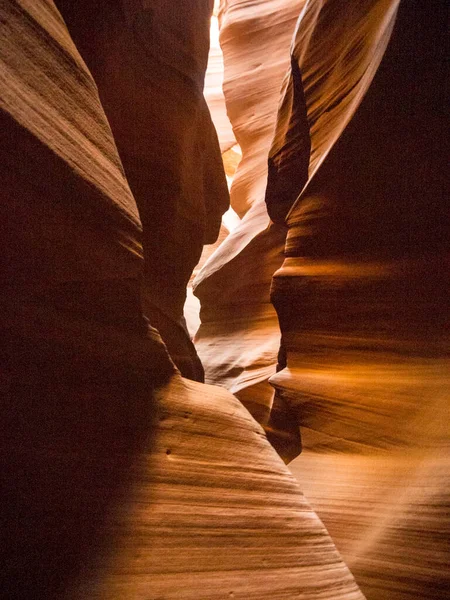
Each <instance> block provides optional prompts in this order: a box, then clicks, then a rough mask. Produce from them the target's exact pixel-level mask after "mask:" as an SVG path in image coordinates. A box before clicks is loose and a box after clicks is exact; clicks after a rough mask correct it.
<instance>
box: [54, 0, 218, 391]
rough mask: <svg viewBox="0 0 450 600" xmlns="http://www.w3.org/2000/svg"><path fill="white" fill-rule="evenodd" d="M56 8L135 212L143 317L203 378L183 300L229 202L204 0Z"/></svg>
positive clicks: (60, 1) (61, 2) (67, 0)
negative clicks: (84, 70)
mask: <svg viewBox="0 0 450 600" xmlns="http://www.w3.org/2000/svg"><path fill="white" fill-rule="evenodd" d="M57 5H58V7H59V9H60V10H61V13H62V16H63V18H64V19H65V21H66V23H67V26H68V29H69V31H70V34H71V36H72V37H73V39H74V41H75V43H76V45H77V48H78V49H79V51H80V53H81V55H82V56H83V59H84V60H85V61H86V63H87V65H88V67H89V69H90V70H91V72H92V74H93V76H94V78H95V81H96V84H97V86H98V89H99V94H100V98H101V101H102V105H103V107H104V109H105V112H106V115H107V117H108V120H109V122H110V124H111V129H112V131H113V134H114V139H115V141H116V143H117V147H118V150H119V154H120V157H121V159H122V162H123V165H124V168H125V173H126V176H127V179H128V181H129V184H130V188H131V190H132V192H133V195H134V197H135V199H136V203H137V205H138V208H139V214H140V217H141V220H142V225H143V246H144V254H145V268H144V279H143V287H142V300H143V303H144V310H145V314H146V315H147V316H148V317H149V318H150V320H151V321H152V323H154V324H155V326H156V327H158V329H159V331H160V333H161V335H162V337H163V339H164V341H165V343H166V344H167V346H168V349H169V351H170V353H171V356H172V357H173V359H174V361H175V363H176V364H177V365H178V366H179V368H180V369H181V372H182V373H183V374H184V375H186V376H188V377H191V378H193V379H198V380H202V378H203V369H202V366H201V364H200V361H199V360H198V357H197V355H196V352H195V349H194V347H193V345H192V343H191V341H190V338H189V336H188V335H187V332H186V328H185V325H184V320H183V305H184V301H185V299H186V286H187V283H188V281H189V278H190V276H191V273H192V270H193V268H194V267H195V265H196V264H197V262H198V260H199V258H200V255H201V252H202V248H203V245H204V244H211V243H213V242H215V240H216V238H217V236H218V233H219V229H220V223H221V216H222V214H223V213H224V212H225V210H226V209H227V208H228V202H229V200H228V187H227V183H226V179H225V175H224V172H223V165H222V159H221V155H220V149H219V144H218V141H217V134H216V132H215V129H214V126H213V124H212V121H211V117H210V114H209V110H208V107H207V105H206V102H205V99H204V96H203V86H204V79H205V71H206V65H207V60H208V51H209V28H210V18H211V13H212V2H204V1H200V0H197V1H196V2H194V3H192V2H188V1H183V2H178V3H177V9H176V11H174V8H173V5H172V4H171V3H170V2H166V1H165V0H158V1H156V2H140V1H138V0H129V1H127V2H123V3H121V2H119V3H118V2H111V1H109V2H105V3H102V6H101V7H99V6H98V2H94V1H93V0H92V1H90V0H89V1H87V2H83V3H82V4H80V3H78V2H72V1H71V0H57ZM180 98H183V102H180ZM150 190H151V192H150ZM168 223H170V224H171V225H170V227H168Z"/></svg>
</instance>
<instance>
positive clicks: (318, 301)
mask: <svg viewBox="0 0 450 600" xmlns="http://www.w3.org/2000/svg"><path fill="white" fill-rule="evenodd" d="M359 9H360V10H359ZM345 10H346V6H344V3H342V2H338V1H328V2H325V3H322V4H319V3H315V2H309V3H308V4H307V7H306V10H305V12H304V14H303V17H302V19H301V20H300V21H299V25H298V28H297V30H296V35H295V38H294V43H293V51H292V54H293V59H294V61H293V69H292V74H291V76H290V77H291V81H292V78H295V68H298V69H299V71H300V72H301V74H302V80H303V82H304V102H305V104H306V109H307V114H308V121H309V124H310V133H311V163H310V177H309V180H308V183H307V185H306V186H305V187H304V188H303V189H302V188H301V187H297V189H295V185H292V186H291V187H290V188H289V186H288V185H287V184H286V181H283V177H284V174H285V173H287V174H289V169H290V165H291V164H292V163H293V162H295V158H296V152H295V150H293V148H294V149H295V148H297V152H298V154H299V155H302V154H303V153H304V150H305V147H306V144H305V140H304V137H303V134H302V132H300V133H298V128H297V123H298V118H297V115H298V113H299V111H300V112H301V110H302V107H301V106H300V107H298V106H296V98H295V95H294V94H293V93H292V89H293V86H292V83H290V84H289V85H287V86H286V92H285V96H284V98H283V101H282V104H281V108H280V113H279V122H278V127H277V135H276V137H275V140H274V144H273V147H272V151H271V158H272V159H276V161H277V167H278V169H279V172H278V173H275V174H274V177H273V180H272V182H271V181H270V180H269V186H268V194H267V195H268V200H269V214H271V215H272V216H273V218H274V219H276V220H278V221H281V220H282V219H283V217H285V218H286V223H287V225H288V227H289V232H288V236H287V242H286V249H285V252H286V259H285V261H284V263H283V265H282V267H281V268H280V269H279V270H278V271H277V273H276V274H275V276H274V280H273V287H272V299H273V302H274V304H275V306H276V307H277V312H278V315H279V318H280V326H281V330H282V345H283V352H282V356H283V361H282V363H281V364H280V367H284V368H283V369H282V370H281V371H280V372H279V373H277V375H276V376H274V377H272V379H271V383H272V384H273V385H274V387H275V390H276V398H275V402H274V405H275V406H276V408H277V409H278V411H279V414H277V415H275V416H276V421H277V423H280V422H285V423H286V422H288V423H289V430H287V432H286V436H285V438H284V442H285V445H284V446H281V445H280V446H279V450H280V452H281V453H284V455H285V456H286V458H291V457H292V456H293V455H294V454H295V445H297V447H298V438H296V437H295V436H293V435H292V420H293V419H296V420H297V423H298V425H299V426H300V427H301V428H302V432H303V446H304V449H305V452H304V454H303V455H302V456H301V457H300V458H299V459H298V460H297V461H296V462H295V463H293V467H292V468H293V470H294V472H295V473H297V474H298V476H299V478H300V479H301V480H302V481H304V482H305V485H306V489H307V490H308V492H309V494H310V496H311V498H313V503H314V505H315V506H316V507H317V509H318V511H319V514H321V515H322V516H323V518H324V520H325V523H326V524H327V525H328V526H329V528H330V530H331V531H332V532H333V533H334V539H335V541H336V543H337V545H338V547H339V548H340V549H341V551H342V552H343V554H344V557H345V558H346V559H347V560H348V562H349V564H350V565H351V567H352V569H353V572H354V574H355V577H356V579H357V581H358V582H359V584H360V585H361V587H362V590H363V592H364V593H365V594H366V596H367V598H368V599H370V600H379V599H386V600H387V599H389V600H391V599H395V600H397V599H404V598H418V597H420V598H430V599H431V598H433V599H434V598H441V597H442V595H443V594H444V596H445V594H446V592H444V591H443V590H446V589H447V588H448V576H447V574H446V572H445V567H444V564H445V562H446V561H447V559H448V553H447V551H448V549H446V542H444V541H443V538H442V536H441V532H442V531H447V530H448V526H449V519H448V514H447V512H446V510H445V509H444V506H445V504H446V502H447V500H448V493H449V491H448V475H449V462H448V456H447V454H448V444H449V430H448V425H447V422H448V419H447V416H446V415H447V414H448V403H449V399H450V398H449V393H448V390H449V389H450V388H449V382H450V361H449V339H448V327H447V326H446V323H447V322H448V314H449V308H450V307H449V303H448V298H449V291H450V290H449V279H448V266H449V263H448V256H449V245H448V239H449V237H448V229H447V227H448V220H446V217H445V214H446V211H447V207H446V199H445V197H444V193H443V192H444V181H443V173H444V169H443V162H442V148H443V146H444V140H443V131H444V121H443V118H444V115H443V113H442V106H443V103H444V99H443V95H442V75H443V73H444V72H445V65H444V52H443V47H444V45H443V39H444V35H445V34H444V27H443V20H442V19H443V14H442V7H441V5H440V4H439V3H438V2H437V3H435V4H434V5H433V6H431V5H427V7H426V9H425V7H424V6H423V5H420V3H416V2H410V3H408V2H400V4H399V3H397V2H366V3H364V7H363V6H362V4H361V5H360V7H359V8H356V7H355V10H354V11H352V12H351V13H349V14H348V16H347V17H346V18H345V19H344V18H343V17H342V15H343V13H344V11H345ZM325 50H326V51H325ZM297 98H299V100H298V101H300V102H302V99H301V98H300V97H299V96H297ZM344 127H345V128H344ZM287 179H288V180H289V177H287ZM271 183H272V186H273V187H272V188H271ZM294 184H295V182H294ZM283 192H284V193H283ZM297 195H298V198H296V196H297ZM277 198H278V200H279V203H278V205H277ZM283 410H285V411H286V413H285V416H284V417H283V415H282V413H283ZM289 436H291V437H290V439H291V446H290V447H289V445H288V444H287V440H288V439H289ZM298 449H299V448H298ZM355 495H356V498H355Z"/></svg>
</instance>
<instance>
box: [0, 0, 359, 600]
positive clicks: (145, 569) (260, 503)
mask: <svg viewBox="0 0 450 600" xmlns="http://www.w3.org/2000/svg"><path fill="white" fill-rule="evenodd" d="M0 8H1V13H0V14H1V23H2V34H3V32H5V34H4V36H3V37H2V38H1V43H0V60H1V70H0V73H1V76H2V77H4V78H5V80H6V81H5V83H6V85H5V86H2V88H1V93H0V97H1V101H2V110H3V112H2V116H1V119H2V123H5V127H6V126H7V128H5V130H4V131H6V134H7V135H6V136H2V141H1V144H2V145H1V151H2V159H3V158H4V159H5V160H2V162H1V172H2V181H8V186H2V188H1V194H2V199H3V202H2V206H3V207H4V211H5V216H8V217H9V219H8V220H6V219H5V221H4V222H2V228H3V227H4V229H2V235H3V233H4V232H5V234H6V236H7V237H6V241H7V242H11V248H8V249H7V250H8V252H9V253H10V254H7V258H8V260H10V261H12V262H11V264H9V262H8V263H7V266H6V267H5V268H4V269H3V268H2V271H1V277H2V280H3V281H5V283H6V284H7V287H6V286H5V288H3V291H2V298H1V302H2V315H1V319H2V321H1V330H2V332H1V338H0V339H1V360H2V370H1V374H0V381H1V392H2V397H1V401H2V414H3V419H2V425H1V429H2V431H1V435H0V460H1V463H2V476H3V478H4V479H3V481H2V486H1V492H0V494H1V504H2V511H1V515H0V519H1V525H2V533H3V540H2V545H1V549H0V552H1V554H2V556H1V563H2V569H1V572H0V580H1V582H0V589H1V590H2V594H4V595H5V596H6V597H7V598H8V599H9V600H19V599H20V600H29V599H30V598H33V599H36V600H49V599H81V598H83V599H84V598H98V599H100V598H101V599H102V600H105V599H107V598H111V600H112V599H114V600H116V599H117V598H124V599H130V600H139V599H142V600H143V599H144V598H145V599H149V598H151V599H152V600H156V599H157V598H159V599H162V598H168V599H169V598H173V599H175V598H185V599H192V600H194V599H204V600H213V599H215V598H217V599H228V598H241V599H242V600H249V599H251V598H255V600H256V599H257V598H258V599H259V598H267V600H272V599H276V598H279V599H282V598H286V599H291V598H295V597H301V598H305V599H307V600H319V599H321V600H343V599H345V600H363V596H362V594H361V592H360V591H359V589H358V587H357V585H356V583H355V581H354V579H353V577H352V576H351V574H350V572H349V571H348V569H347V567H346V566H345V564H344V563H343V561H342V559H341V558H340V556H339V554H338V553H337V551H336V549H335V546H334V544H333V542H332V541H331V539H330V537H329V535H328V533H327V532H326V530H325V528H324V527H323V525H322V523H321V522H320V520H319V519H318V518H317V516H316V515H315V513H314V512H313V511H312V510H311V509H310V507H309V505H308V504H307V503H306V501H305V500H304V499H303V496H302V495H301V492H300V490H299V487H298V485H297V483H296V481H295V479H294V478H293V477H292V476H291V474H290V473H289V472H288V470H287V469H286V467H285V466H284V464H283V462H282V461H281V459H280V458H279V457H278V456H277V455H276V453H275V451H274V450H273V449H272V448H271V446H270V445H269V444H268V442H267V440H266V438H265V435H264V432H263V430H262V429H261V427H260V426H259V425H258V424H257V423H256V422H255V421H254V420H253V419H252V418H251V416H250V415H249V413H248V412H247V411H246V409H245V408H244V407H243V406H242V405H241V403H240V402H239V401H238V400H237V399H236V398H234V397H233V396H232V395H231V394H230V393H229V392H227V391H224V390H221V389H219V388H216V387H212V386H205V385H203V384H199V383H196V382H192V381H188V380H185V379H183V378H181V376H180V375H179V374H178V373H175V368H174V365H173V363H172V361H171V360H170V358H169V355H168V354H167V352H166V350H165V347H164V346H163V344H162V343H161V339H160V338H159V335H158V333H157V332H156V330H154V329H152V328H151V327H149V325H148V322H147V321H146V320H145V319H144V318H143V316H142V305H141V301H140V286H139V275H140V273H141V271H142V269H143V259H142V248H141V235H142V232H141V224H140V220H139V217H138V216H137V210H136V205H135V203H134V198H133V195H132V193H131V191H130V188H129V186H128V183H127V179H126V177H125V173H124V170H123V168H122V166H121V161H120V159H119V155H118V153H117V150H116V146H115V144H114V141H113V135H112V133H111V130H110V129H109V125H108V122H107V120H106V117H105V114H104V112H103V109H102V105H101V103H100V101H99V97H98V94H97V88H96V86H95V84H94V82H93V79H92V77H91V75H90V73H89V71H88V69H87V67H86V64H85V63H84V62H83V60H82V59H81V57H80V55H79V53H78V51H77V49H76V48H75V46H74V44H73V41H72V40H71V37H70V36H69V33H68V30H67V28H66V26H65V24H64V21H63V20H62V18H61V15H60V14H59V13H58V11H57V10H56V8H55V5H54V4H53V2H51V0H38V1H36V0H33V2H31V1H28V0H8V1H7V2H6V1H5V2H3V3H2V4H1V7H0ZM111 72H112V71H111ZM16 149H19V150H24V152H23V154H19V153H18V152H17V151H16ZM25 149H26V152H25ZM44 183H45V185H44ZM152 189H153V188H152ZM150 193H151V189H150V190H149V194H150ZM144 228H145V226H144ZM8 236H9V237H8ZM83 236H84V237H83ZM4 239H5V238H3V239H2V241H4ZM144 248H145V244H144ZM71 255H73V256H74V260H73V262H72V263H71V262H68V258H70V256H71ZM11 267H14V268H11ZM114 268H115V270H114Z"/></svg>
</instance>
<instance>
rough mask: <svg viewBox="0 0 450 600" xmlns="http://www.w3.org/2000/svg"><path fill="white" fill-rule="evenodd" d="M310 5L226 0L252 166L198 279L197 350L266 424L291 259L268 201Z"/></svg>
mask: <svg viewBox="0 0 450 600" xmlns="http://www.w3.org/2000/svg"><path fill="white" fill-rule="evenodd" d="M303 4H304V2H303V0H282V1H279V0H271V1H270V2H261V3H254V2H236V1H234V0H232V1H227V2H223V3H222V4H221V10H220V12H219V22H220V42H221V46H222V50H223V55H224V68H225V72H224V94H225V101H226V105H227V111H228V116H229V118H230V121H231V124H232V126H233V131H234V134H235V136H236V140H237V142H238V143H239V145H240V147H241V149H242V160H241V162H240V164H239V166H238V168H237V171H236V174H235V176H234V179H233V184H232V187H231V194H230V196H231V205H232V207H233V208H234V210H235V211H236V212H237V213H238V214H239V216H240V217H242V221H241V223H240V224H239V225H238V226H237V227H236V228H235V229H234V230H233V232H232V233H231V234H230V235H229V236H228V237H227V239H226V240H225V241H224V242H223V243H222V244H221V246H220V247H219V248H218V250H217V251H216V252H215V253H214V254H213V256H212V257H211V258H210V259H209V260H208V262H207V263H206V264H205V265H204V267H203V268H202V270H201V271H200V273H199V275H198V276H197V278H196V280H195V282H194V291H195V294H196V295H197V296H198V297H199V298H200V301H201V305H202V309H201V315H200V316H201V321H202V324H201V327H200V329H199V331H198V333H197V335H196V338H195V344H196V348H197V350H198V353H199V355H200V357H201V359H202V361H203V363H204V365H205V369H206V381H207V382H209V383H215V384H218V385H221V386H224V387H227V388H228V389H230V390H232V391H233V393H235V394H237V395H238V397H239V398H241V400H242V401H243V402H244V403H245V405H246V406H247V407H248V408H249V410H250V411H251V412H252V414H253V415H254V416H255V417H256V418H257V419H258V420H259V421H260V422H261V423H264V422H265V421H266V420H267V416H268V411H269V410H270V406H271V403H272V396H273V392H272V390H271V388H270V386H269V385H268V384H267V379H268V377H269V376H270V375H271V374H272V373H274V372H275V365H276V360H277V352H278V347H279V337H280V335H279V327H278V322H277V317H276V313H275V310H274V309H273V306H272V305H271V303H270V298H269V289H270V280H271V277H272V275H273V273H274V272H275V271H276V270H277V269H278V268H279V267H280V266H281V264H282V261H283V249H284V237H285V230H284V228H283V227H281V228H279V227H277V226H270V227H269V217H268V215H267V210H266V207H265V203H264V190H265V186H266V179H267V153H268V150H269V147H270V144H271V142H272V138H273V134H274V128H275V122H276V114H277V107H278V103H279V96H280V87H281V83H282V80H283V77H284V75H285V72H286V69H287V67H288V65H289V44H290V40H291V36H292V33H293V30H294V27H295V23H296V20H297V17H298V15H299V13H300V10H301V8H302V6H303Z"/></svg>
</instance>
